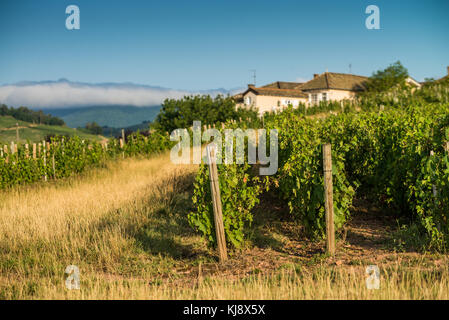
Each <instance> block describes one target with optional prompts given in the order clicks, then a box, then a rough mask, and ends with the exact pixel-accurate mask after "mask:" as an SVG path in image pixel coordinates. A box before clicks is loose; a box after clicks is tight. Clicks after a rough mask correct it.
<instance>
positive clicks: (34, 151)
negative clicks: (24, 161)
mask: <svg viewBox="0 0 449 320" xmlns="http://www.w3.org/2000/svg"><path fill="white" fill-rule="evenodd" d="M33 159H34V160H36V144H35V143H33Z"/></svg>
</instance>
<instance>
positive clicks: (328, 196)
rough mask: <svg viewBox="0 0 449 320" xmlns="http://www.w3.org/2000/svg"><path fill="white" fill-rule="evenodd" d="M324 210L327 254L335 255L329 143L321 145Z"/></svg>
mask: <svg viewBox="0 0 449 320" xmlns="http://www.w3.org/2000/svg"><path fill="white" fill-rule="evenodd" d="M323 167H324V208H325V210H326V243H327V252H328V253H330V254H331V255H334V254H335V226H334V197H333V186H332V153H331V145H330V144H329V143H327V144H325V145H323Z"/></svg>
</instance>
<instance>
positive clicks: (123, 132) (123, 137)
mask: <svg viewBox="0 0 449 320" xmlns="http://www.w3.org/2000/svg"><path fill="white" fill-rule="evenodd" d="M122 140H123V144H125V143H126V141H125V129H122Z"/></svg>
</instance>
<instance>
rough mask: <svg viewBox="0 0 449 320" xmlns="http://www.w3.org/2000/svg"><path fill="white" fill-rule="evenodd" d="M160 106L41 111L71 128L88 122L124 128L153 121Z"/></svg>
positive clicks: (93, 107)
mask: <svg viewBox="0 0 449 320" xmlns="http://www.w3.org/2000/svg"><path fill="white" fill-rule="evenodd" d="M160 108H161V106H151V107H135V106H122V105H117V106H109V105H108V106H91V107H73V108H68V107H64V108H51V109H42V111H44V112H45V113H49V114H51V115H53V116H56V117H59V118H61V119H63V120H64V122H65V123H66V124H67V126H69V127H72V128H77V127H84V126H85V125H86V124H87V123H88V122H96V123H98V124H99V125H100V126H102V127H104V126H107V127H112V128H126V127H130V126H134V125H138V124H141V123H142V122H143V121H153V120H154V119H155V118H156V116H157V115H158V113H159V110H160Z"/></svg>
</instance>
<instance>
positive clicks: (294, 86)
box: [261, 81, 304, 89]
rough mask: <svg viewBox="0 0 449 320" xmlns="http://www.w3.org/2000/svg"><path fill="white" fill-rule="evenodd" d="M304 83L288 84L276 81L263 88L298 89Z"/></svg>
mask: <svg viewBox="0 0 449 320" xmlns="http://www.w3.org/2000/svg"><path fill="white" fill-rule="evenodd" d="M303 84H304V82H286V81H276V82H273V83H270V84H267V85H265V86H262V87H261V88H273V89H298V88H300V87H301V86H302V85H303Z"/></svg>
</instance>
